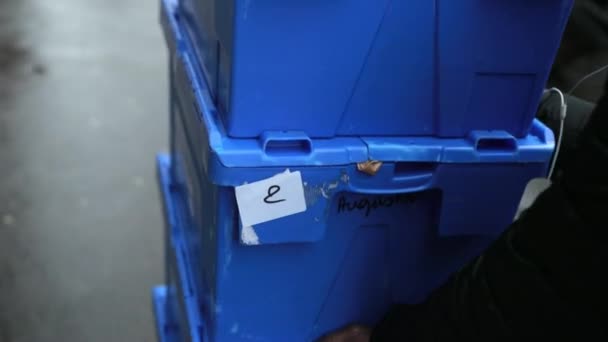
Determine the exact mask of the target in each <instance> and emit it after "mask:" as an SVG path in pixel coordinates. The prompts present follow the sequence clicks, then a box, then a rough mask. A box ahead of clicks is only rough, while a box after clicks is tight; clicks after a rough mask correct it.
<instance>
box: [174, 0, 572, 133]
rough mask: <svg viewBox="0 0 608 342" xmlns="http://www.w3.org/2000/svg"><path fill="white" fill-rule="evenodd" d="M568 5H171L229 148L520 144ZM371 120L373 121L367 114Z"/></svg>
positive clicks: (414, 0) (389, 0)
mask: <svg viewBox="0 0 608 342" xmlns="http://www.w3.org/2000/svg"><path fill="white" fill-rule="evenodd" d="M572 3H573V0H491V1H481V0H458V1H455V0H407V1H406V0H350V1H308V0H288V1H285V0H266V1H251V0H230V1H225V0H181V1H180V8H181V14H182V18H183V19H184V21H185V22H186V23H187V25H186V28H187V29H188V30H187V31H185V33H186V34H187V35H188V36H189V37H191V39H192V41H194V42H195V45H194V46H195V48H196V53H197V56H198V58H197V59H198V60H199V61H200V62H201V63H200V66H201V68H200V70H202V71H203V72H204V75H205V77H206V80H207V84H208V85H209V88H208V90H209V93H210V95H211V96H212V98H213V100H214V101H215V104H216V106H217V109H218V115H219V117H220V119H221V120H222V122H223V124H224V126H225V127H226V132H227V134H228V135H230V136H233V137H257V136H259V135H260V134H262V133H263V131H265V130H292V129H297V130H302V131H304V132H306V134H307V135H308V136H310V137H333V136H359V135H385V136H386V135H389V136H390V135H398V136H404V135H408V136H412V135H416V136H421V135H425V136H440V137H464V136H466V135H468V134H469V132H470V131H473V130H494V129H499V130H505V131H507V132H508V133H510V134H512V135H513V136H515V137H518V138H520V137H525V136H526V135H527V134H528V130H529V128H530V126H531V123H532V120H533V118H534V113H535V111H536V106H537V103H538V102H537V99H538V98H540V95H541V92H542V90H543V87H544V86H545V83H546V80H547V77H548V75H549V71H550V66H551V64H552V62H553V58H554V57H555V54H556V52H557V49H558V47H559V42H560V38H561V35H562V31H563V29H564V27H565V24H566V21H567V18H568V14H569V12H570V9H571V7H572ZM370 113H373V114H370Z"/></svg>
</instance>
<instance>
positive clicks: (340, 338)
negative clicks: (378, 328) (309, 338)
mask: <svg viewBox="0 0 608 342" xmlns="http://www.w3.org/2000/svg"><path fill="white" fill-rule="evenodd" d="M371 335H372V331H371V329H370V328H368V327H366V326H362V325H349V326H347V327H346V328H343V329H340V330H338V331H336V332H333V333H330V334H329V335H326V336H324V337H322V338H321V339H319V340H317V342H369V339H370V337H371Z"/></svg>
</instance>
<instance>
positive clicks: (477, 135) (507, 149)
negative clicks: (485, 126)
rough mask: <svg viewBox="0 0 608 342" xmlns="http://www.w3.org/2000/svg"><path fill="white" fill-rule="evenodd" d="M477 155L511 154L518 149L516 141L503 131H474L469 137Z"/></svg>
mask: <svg viewBox="0 0 608 342" xmlns="http://www.w3.org/2000/svg"><path fill="white" fill-rule="evenodd" d="M469 139H470V140H472V142H473V145H474V146H475V151H477V152H478V153H484V154H487V153H500V154H505V153H508V154H513V153H516V152H517V151H518V149H519V146H518V145H517V140H516V139H515V138H514V137H513V136H512V135H511V134H509V133H507V132H504V131H476V132H472V133H471V134H470V135H469Z"/></svg>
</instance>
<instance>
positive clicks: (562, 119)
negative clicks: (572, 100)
mask: <svg viewBox="0 0 608 342" xmlns="http://www.w3.org/2000/svg"><path fill="white" fill-rule="evenodd" d="M547 92H554V93H557V94H558V95H559V98H560V102H561V105H560V107H559V135H558V138H557V146H556V147H555V155H554V156H553V161H552V162H551V167H550V168H549V174H548V176H547V178H549V179H551V177H552V176H553V172H554V171H555V165H556V164H557V158H558V157H559V151H560V150H561V148H562V140H563V139H564V126H565V123H566V115H567V114H568V105H567V104H566V98H565V97H564V93H562V91H561V90H559V89H557V88H551V89H549V90H547Z"/></svg>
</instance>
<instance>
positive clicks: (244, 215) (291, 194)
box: [234, 171, 306, 227]
mask: <svg viewBox="0 0 608 342" xmlns="http://www.w3.org/2000/svg"><path fill="white" fill-rule="evenodd" d="M234 190H235V193H236V202H237V204H238V207H239V213H240V215H241V223H242V225H243V227H248V226H253V225H256V224H260V223H263V222H267V221H272V220H276V219H278V218H281V217H285V216H289V215H293V214H297V213H301V212H303V211H306V200H305V199H304V188H303V186H302V175H301V174H300V171H296V172H289V171H286V172H284V173H281V174H278V175H276V176H274V177H271V178H268V179H264V180H262V181H259V182H255V183H251V184H245V185H241V186H237V187H236V188H235V189H234Z"/></svg>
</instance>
